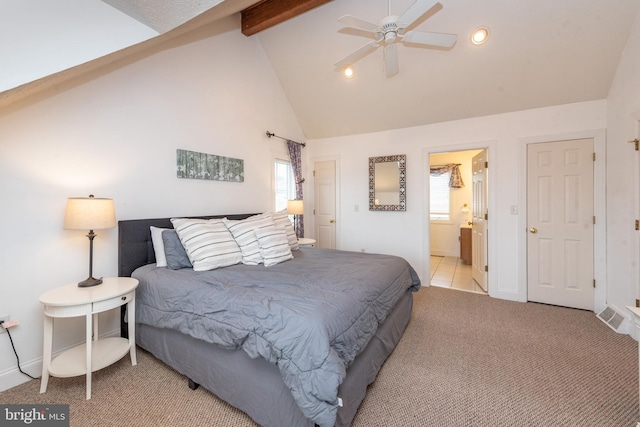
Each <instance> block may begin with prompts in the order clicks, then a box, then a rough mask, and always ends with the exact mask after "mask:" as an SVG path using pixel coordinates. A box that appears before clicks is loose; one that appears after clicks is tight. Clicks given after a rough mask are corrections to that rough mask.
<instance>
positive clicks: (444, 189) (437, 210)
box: [429, 172, 451, 221]
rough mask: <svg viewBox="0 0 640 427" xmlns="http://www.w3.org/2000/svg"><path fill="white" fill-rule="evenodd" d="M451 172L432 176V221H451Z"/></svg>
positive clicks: (430, 198)
mask: <svg viewBox="0 0 640 427" xmlns="http://www.w3.org/2000/svg"><path fill="white" fill-rule="evenodd" d="M450 179H451V172H447V173H443V174H442V175H430V179H429V183H430V185H429V188H430V197H429V204H430V212H429V215H430V219H431V220H432V221H449V220H451V189H450V188H449V180H450Z"/></svg>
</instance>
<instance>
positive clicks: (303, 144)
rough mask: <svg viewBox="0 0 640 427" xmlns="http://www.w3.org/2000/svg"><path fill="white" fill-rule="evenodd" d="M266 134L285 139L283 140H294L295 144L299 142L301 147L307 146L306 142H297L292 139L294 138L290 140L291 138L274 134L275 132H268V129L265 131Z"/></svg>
mask: <svg viewBox="0 0 640 427" xmlns="http://www.w3.org/2000/svg"><path fill="white" fill-rule="evenodd" d="M267 136H268V137H269V138H271V137H272V136H275V137H276V138H280V139H282V140H285V141H291V142H295V143H296V144H300V145H302V146H303V147H306V146H307V144H306V143H304V142H298V141H294V140H292V139H288V138H283V137H281V136H278V135H276V134H275V133H273V132H269V131H267Z"/></svg>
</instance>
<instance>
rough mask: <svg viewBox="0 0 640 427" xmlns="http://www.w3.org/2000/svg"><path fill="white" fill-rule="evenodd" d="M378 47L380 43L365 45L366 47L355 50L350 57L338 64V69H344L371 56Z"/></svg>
mask: <svg viewBox="0 0 640 427" xmlns="http://www.w3.org/2000/svg"><path fill="white" fill-rule="evenodd" d="M378 46H380V44H379V43H378V41H374V42H369V43H367V44H365V45H364V46H362V47H360V48H358V49H356V50H354V51H353V52H351V53H350V54H349V55H347V56H345V57H344V58H342V59H341V60H340V61H338V62H336V68H337V69H342V68H343V67H344V66H345V65H349V64H353V63H354V62H356V61H357V60H359V59H360V58H363V57H365V56H367V55H368V54H370V53H371V52H373V51H374V50H376V49H377V48H378Z"/></svg>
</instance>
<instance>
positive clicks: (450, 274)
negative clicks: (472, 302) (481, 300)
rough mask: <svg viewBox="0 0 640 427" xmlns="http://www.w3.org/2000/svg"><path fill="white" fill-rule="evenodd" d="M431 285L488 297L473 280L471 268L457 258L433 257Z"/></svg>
mask: <svg viewBox="0 0 640 427" xmlns="http://www.w3.org/2000/svg"><path fill="white" fill-rule="evenodd" d="M431 285H432V286H439V287H442V288H451V289H457V290H460V291H467V292H475V293H478V294H485V295H487V293H486V292H485V291H484V290H482V288H481V287H480V286H479V285H478V283H476V281H475V280H473V277H472V276H471V266H470V265H465V264H463V263H462V260H461V259H460V258H457V257H451V256H445V257H442V256H431Z"/></svg>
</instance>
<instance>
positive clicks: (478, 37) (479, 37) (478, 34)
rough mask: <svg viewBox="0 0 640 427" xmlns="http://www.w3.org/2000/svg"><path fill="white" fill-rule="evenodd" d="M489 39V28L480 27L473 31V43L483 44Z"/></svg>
mask: <svg viewBox="0 0 640 427" xmlns="http://www.w3.org/2000/svg"><path fill="white" fill-rule="evenodd" d="M488 38H489V29H488V28H487V27H480V28H476V29H475V30H473V33H471V43H473V44H483V43H484V42H486V41H487V39H488Z"/></svg>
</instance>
